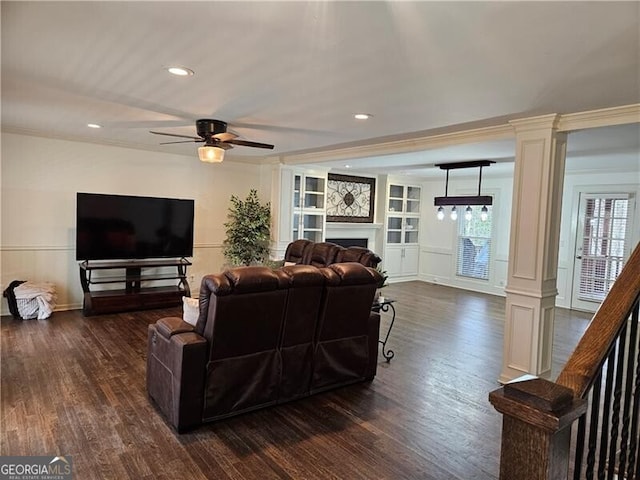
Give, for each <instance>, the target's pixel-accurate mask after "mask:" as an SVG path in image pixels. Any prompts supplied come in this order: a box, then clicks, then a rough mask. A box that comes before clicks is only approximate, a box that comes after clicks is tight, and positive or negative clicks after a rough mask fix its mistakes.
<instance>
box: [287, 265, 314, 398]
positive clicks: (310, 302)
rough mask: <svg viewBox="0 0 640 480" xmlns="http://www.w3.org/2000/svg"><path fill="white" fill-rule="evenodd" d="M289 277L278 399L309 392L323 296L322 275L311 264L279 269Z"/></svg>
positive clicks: (295, 396) (299, 395) (300, 395)
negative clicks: (314, 345)
mask: <svg viewBox="0 0 640 480" xmlns="http://www.w3.org/2000/svg"><path fill="white" fill-rule="evenodd" d="M279 273H280V274H281V275H284V276H286V277H287V278H288V280H289V295H288V297H287V309H286V314H285V319H284V323H283V328H282V339H281V343H280V345H281V347H280V351H281V355H282V378H281V382H280V393H279V395H278V400H279V401H281V402H284V401H287V400H292V399H294V398H298V397H302V396H305V395H308V394H309V388H310V385H311V373H312V358H313V337H314V335H315V332H316V327H317V323H318V315H319V312H320V305H321V301H322V296H323V292H324V289H323V286H324V283H325V277H324V275H323V274H322V272H321V271H320V270H319V269H317V268H315V267H312V266H311V265H294V266H289V267H284V268H282V269H280V271H279Z"/></svg>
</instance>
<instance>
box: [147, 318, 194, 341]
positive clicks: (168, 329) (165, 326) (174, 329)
mask: <svg viewBox="0 0 640 480" xmlns="http://www.w3.org/2000/svg"><path fill="white" fill-rule="evenodd" d="M156 330H157V331H158V333H159V334H160V335H162V336H163V337H164V338H171V337H172V336H173V335H177V334H180V333H187V332H193V331H194V330H195V328H194V327H193V325H190V324H188V323H187V322H185V321H184V320H182V319H181V318H178V317H165V318H161V319H160V320H158V321H157V322H156Z"/></svg>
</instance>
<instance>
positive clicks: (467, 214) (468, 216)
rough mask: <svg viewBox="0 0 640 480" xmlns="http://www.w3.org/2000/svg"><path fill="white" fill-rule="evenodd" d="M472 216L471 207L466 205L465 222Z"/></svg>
mask: <svg viewBox="0 0 640 480" xmlns="http://www.w3.org/2000/svg"><path fill="white" fill-rule="evenodd" d="M472 218H473V209H472V208H471V206H470V205H467V208H466V210H465V211H464V219H465V220H466V221H467V222H470V221H471V219H472Z"/></svg>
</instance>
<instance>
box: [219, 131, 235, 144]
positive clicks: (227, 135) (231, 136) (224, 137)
mask: <svg viewBox="0 0 640 480" xmlns="http://www.w3.org/2000/svg"><path fill="white" fill-rule="evenodd" d="M237 136H238V135H236V134H235V133H231V132H223V133H216V134H215V135H213V138H217V139H218V140H220V141H221V142H228V141H229V140H233V139H234V138H236V137H237Z"/></svg>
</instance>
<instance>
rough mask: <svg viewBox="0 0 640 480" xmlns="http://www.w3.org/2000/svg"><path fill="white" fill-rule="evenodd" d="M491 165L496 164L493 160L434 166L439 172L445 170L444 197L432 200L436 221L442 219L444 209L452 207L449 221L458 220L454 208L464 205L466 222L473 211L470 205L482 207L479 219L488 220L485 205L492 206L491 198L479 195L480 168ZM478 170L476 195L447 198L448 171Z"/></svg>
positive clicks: (471, 216)
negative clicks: (436, 209) (435, 210)
mask: <svg viewBox="0 0 640 480" xmlns="http://www.w3.org/2000/svg"><path fill="white" fill-rule="evenodd" d="M492 163H496V162H494V161H493V160H472V161H469V162H455V163H438V164H436V165H435V166H436V167H439V168H440V169H441V170H446V172H447V177H446V182H445V186H444V197H435V198H434V199H433V204H434V205H435V206H436V207H438V214H437V216H438V219H439V220H442V219H443V218H444V207H446V206H452V207H453V208H452V209H451V220H457V219H458V210H457V208H456V206H463V205H466V206H467V208H466V209H465V219H467V221H469V220H471V218H473V209H472V208H471V205H482V210H481V211H480V219H481V220H482V221H485V220H486V219H487V218H488V214H489V210H488V208H487V205H493V197H491V196H490V195H480V189H481V186H482V167H488V166H489V165H491V164H492ZM475 167H479V168H480V174H479V176H478V194H477V195H461V196H455V197H450V196H449V170H456V169H460V168H475Z"/></svg>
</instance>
